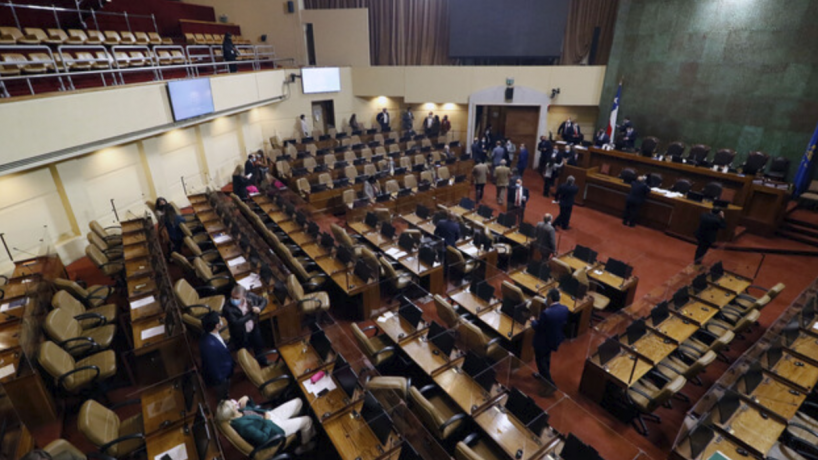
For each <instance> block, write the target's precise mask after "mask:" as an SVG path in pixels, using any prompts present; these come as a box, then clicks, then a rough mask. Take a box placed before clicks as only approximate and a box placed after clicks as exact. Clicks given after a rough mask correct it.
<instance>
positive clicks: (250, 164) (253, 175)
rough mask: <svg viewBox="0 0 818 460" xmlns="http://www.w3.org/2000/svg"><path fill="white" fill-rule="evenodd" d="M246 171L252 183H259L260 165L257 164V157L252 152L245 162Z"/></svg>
mask: <svg viewBox="0 0 818 460" xmlns="http://www.w3.org/2000/svg"><path fill="white" fill-rule="evenodd" d="M244 173H245V174H247V175H248V176H250V183H251V184H253V185H257V184H258V180H259V178H258V167H257V166H256V157H255V155H253V154H252V153H251V154H249V155H247V161H245V162H244Z"/></svg>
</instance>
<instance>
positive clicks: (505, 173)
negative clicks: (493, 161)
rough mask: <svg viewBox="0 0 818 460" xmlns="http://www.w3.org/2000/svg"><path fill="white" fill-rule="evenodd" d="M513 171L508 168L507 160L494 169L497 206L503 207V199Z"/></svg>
mask: <svg viewBox="0 0 818 460" xmlns="http://www.w3.org/2000/svg"><path fill="white" fill-rule="evenodd" d="M510 176H511V170H510V169H508V166H506V160H500V164H499V166H497V167H496V168H495V169H494V185H495V186H496V187H497V204H498V205H500V206H502V205H503V197H504V196H505V194H506V189H507V188H508V180H509V177H510Z"/></svg>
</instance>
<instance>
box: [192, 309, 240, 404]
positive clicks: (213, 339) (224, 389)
mask: <svg viewBox="0 0 818 460" xmlns="http://www.w3.org/2000/svg"><path fill="white" fill-rule="evenodd" d="M220 324H221V319H220V316H219V314H218V313H216V312H215V311H211V312H210V313H208V314H206V315H204V317H202V329H203V330H204V333H203V334H202V336H201V337H200V338H199V352H200V353H201V359H202V379H204V382H205V384H206V385H207V386H209V387H212V388H213V390H214V391H215V392H216V396H217V398H218V399H219V400H221V399H227V393H228V390H229V388H230V377H231V376H232V375H233V367H234V366H235V362H234V361H233V357H232V356H230V350H228V349H227V344H226V343H224V339H222V336H221V335H220V334H219V326H220Z"/></svg>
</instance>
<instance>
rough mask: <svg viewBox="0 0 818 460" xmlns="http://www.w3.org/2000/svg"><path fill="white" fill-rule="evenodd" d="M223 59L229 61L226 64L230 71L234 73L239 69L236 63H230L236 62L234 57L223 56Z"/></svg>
mask: <svg viewBox="0 0 818 460" xmlns="http://www.w3.org/2000/svg"><path fill="white" fill-rule="evenodd" d="M225 61H227V62H230V63H231V64H229V65H228V66H227V67H228V68H229V69H230V73H236V72H238V71H239V66H238V65H236V64H232V63H233V62H236V58H225Z"/></svg>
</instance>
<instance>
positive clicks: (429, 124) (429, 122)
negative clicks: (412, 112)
mask: <svg viewBox="0 0 818 460" xmlns="http://www.w3.org/2000/svg"><path fill="white" fill-rule="evenodd" d="M434 124H435V114H434V113H432V112H429V115H428V116H427V117H426V119H425V120H423V132H424V133H426V136H427V137H428V136H431V135H432V128H433V127H434Z"/></svg>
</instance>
